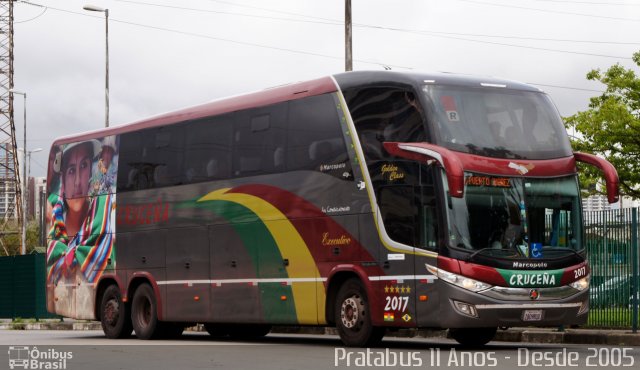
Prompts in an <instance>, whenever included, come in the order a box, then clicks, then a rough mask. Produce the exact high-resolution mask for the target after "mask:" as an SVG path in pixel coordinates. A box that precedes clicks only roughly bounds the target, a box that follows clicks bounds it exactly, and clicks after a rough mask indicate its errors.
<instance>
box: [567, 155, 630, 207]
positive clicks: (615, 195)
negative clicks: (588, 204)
mask: <svg viewBox="0 0 640 370" xmlns="http://www.w3.org/2000/svg"><path fill="white" fill-rule="evenodd" d="M573 156H574V157H575V159H576V161H578V162H582V163H586V164H590V165H592V166H594V167H597V168H598V169H600V171H601V172H602V174H603V175H604V181H605V184H606V186H607V200H608V201H609V203H615V202H617V201H618V199H620V188H619V186H620V181H619V179H618V171H616V169H615V167H613V165H612V164H611V163H609V161H607V160H605V159H602V158H600V157H598V156H595V155H593V154H587V153H580V152H575V153H573Z"/></svg>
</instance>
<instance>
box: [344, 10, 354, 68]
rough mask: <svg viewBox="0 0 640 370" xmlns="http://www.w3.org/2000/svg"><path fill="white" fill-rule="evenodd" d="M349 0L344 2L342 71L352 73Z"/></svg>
mask: <svg viewBox="0 0 640 370" xmlns="http://www.w3.org/2000/svg"><path fill="white" fill-rule="evenodd" d="M351 30H352V27H351V0H344V57H345V67H344V70H345V71H347V72H349V71H353V49H352V47H351V45H352V44H351Z"/></svg>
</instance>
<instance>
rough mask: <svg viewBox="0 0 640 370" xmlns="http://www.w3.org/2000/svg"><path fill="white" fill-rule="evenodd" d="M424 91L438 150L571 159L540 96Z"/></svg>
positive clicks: (432, 88) (547, 102) (446, 89)
mask: <svg viewBox="0 0 640 370" xmlns="http://www.w3.org/2000/svg"><path fill="white" fill-rule="evenodd" d="M423 90H424V92H425V95H426V97H427V101H428V102H429V106H428V111H429V115H430V121H431V122H432V124H433V125H434V131H435V132H436V140H437V143H438V145H442V146H444V147H446V148H449V149H451V150H455V151H459V152H465V153H471V154H477V155H483V156H489V157H497V158H519V159H551V158H561V157H567V156H570V155H572V152H571V147H570V145H569V140H568V138H567V135H566V132H565V130H564V127H563V125H562V121H561V119H560V117H559V115H558V113H557V111H556V109H555V107H554V106H553V105H552V103H551V101H550V100H549V98H548V97H547V96H546V95H545V94H543V93H538V92H532V91H518V90H509V89H505V88H487V87H484V88H469V87H452V86H425V87H424V89H423Z"/></svg>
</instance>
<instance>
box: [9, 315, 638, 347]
mask: <svg viewBox="0 0 640 370" xmlns="http://www.w3.org/2000/svg"><path fill="white" fill-rule="evenodd" d="M0 330H102V326H101V325H100V323H99V322H96V321H73V322H69V321H42V322H34V323H31V322H30V323H25V322H18V323H15V322H0ZM187 331H205V330H204V327H203V326H202V325H197V326H194V327H191V328H187ZM271 332H272V333H279V334H309V335H338V333H337V331H336V329H335V328H332V327H331V328H330V327H305V326H302V327H301V326H277V327H274V328H273V330H272V331H271ZM447 335H448V332H447V331H446V330H426V329H401V330H397V331H391V332H388V333H387V336H388V337H396V338H447ZM494 340H495V341H499V342H514V343H543V344H544V343H546V344H595V345H613V346H640V333H635V334H634V333H631V331H630V330H594V329H566V330H565V331H563V332H560V331H558V330H557V328H546V329H545V328H510V329H507V330H498V333H497V334H496V337H495V339H494Z"/></svg>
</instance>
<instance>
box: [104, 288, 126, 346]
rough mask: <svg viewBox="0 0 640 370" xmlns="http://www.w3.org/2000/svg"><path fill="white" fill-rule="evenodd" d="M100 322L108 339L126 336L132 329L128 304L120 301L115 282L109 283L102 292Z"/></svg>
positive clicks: (118, 290)
mask: <svg viewBox="0 0 640 370" xmlns="http://www.w3.org/2000/svg"><path fill="white" fill-rule="evenodd" d="M100 324H101V325H102V331H104V334H105V335H106V337H107V338H109V339H119V338H127V337H129V336H130V335H131V331H132V330H133V326H132V324H131V315H130V313H129V305H127V304H126V303H124V302H123V301H122V294H121V293H120V288H118V286H117V285H115V284H114V285H109V286H108V287H107V289H105V291H104V294H102V299H101V300H100Z"/></svg>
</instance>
